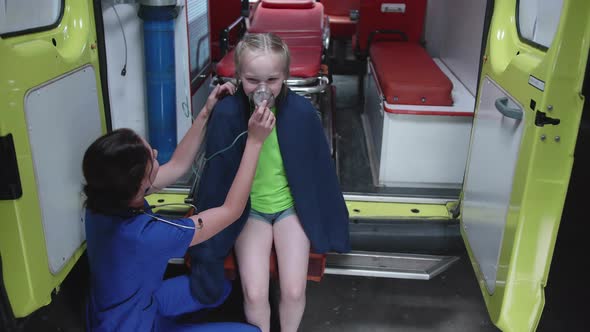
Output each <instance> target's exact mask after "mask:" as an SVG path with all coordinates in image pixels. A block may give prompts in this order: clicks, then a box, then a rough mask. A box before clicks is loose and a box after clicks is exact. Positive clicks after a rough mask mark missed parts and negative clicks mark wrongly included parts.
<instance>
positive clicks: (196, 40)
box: [187, 0, 219, 81]
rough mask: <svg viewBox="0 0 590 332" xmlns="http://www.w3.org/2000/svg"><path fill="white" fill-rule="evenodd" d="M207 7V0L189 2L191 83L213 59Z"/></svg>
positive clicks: (191, 0) (190, 0) (189, 0)
mask: <svg viewBox="0 0 590 332" xmlns="http://www.w3.org/2000/svg"><path fill="white" fill-rule="evenodd" d="M217 1H219V0H217ZM207 7H208V5H207V0H188V3H187V16H188V38H189V56H190V66H191V81H192V80H194V79H195V77H196V76H198V75H199V73H200V72H201V71H202V70H203V69H204V68H205V67H206V66H207V65H208V64H209V61H210V58H211V52H210V44H209V16H208V8H207Z"/></svg>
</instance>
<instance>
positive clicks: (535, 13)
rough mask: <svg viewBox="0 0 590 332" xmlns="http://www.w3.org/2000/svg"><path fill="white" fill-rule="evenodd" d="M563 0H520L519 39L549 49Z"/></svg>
mask: <svg viewBox="0 0 590 332" xmlns="http://www.w3.org/2000/svg"><path fill="white" fill-rule="evenodd" d="M562 7H563V0H520V1H519V2H518V31H519V34H520V37H521V38H523V39H525V40H527V41H529V42H532V43H533V44H535V45H540V46H542V47H544V48H549V47H550V46H551V42H552V41H553V37H554V36H555V33H556V32H557V26H558V25H559V18H560V16H561V8H562Z"/></svg>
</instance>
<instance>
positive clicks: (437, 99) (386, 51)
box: [369, 41, 453, 106]
mask: <svg viewBox="0 0 590 332" xmlns="http://www.w3.org/2000/svg"><path fill="white" fill-rule="evenodd" d="M369 55H370V58H371V62H372V64H373V67H374V69H375V72H376V75H377V78H378V81H379V86H380V87H381V91H382V92H383V94H384V96H385V99H386V100H387V102H388V103H390V104H402V105H428V106H451V105H453V98H452V95H451V92H452V91H453V83H452V82H451V80H450V79H449V78H448V77H447V76H446V75H445V74H444V73H443V72H442V71H441V70H440V68H439V67H438V66H437V65H436V63H435V62H434V60H432V58H431V57H430V55H428V53H426V50H425V49H424V48H422V47H421V46H420V45H419V44H417V43H412V42H385V41H384V42H376V43H373V44H371V47H370V50H369Z"/></svg>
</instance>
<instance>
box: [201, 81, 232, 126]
mask: <svg viewBox="0 0 590 332" xmlns="http://www.w3.org/2000/svg"><path fill="white" fill-rule="evenodd" d="M234 93H236V86H235V85H233V84H232V83H231V82H227V83H224V84H222V85H219V84H218V85H216V86H215V88H214V89H213V91H211V93H210V94H209V97H208V98H207V102H206V103H205V106H203V110H202V111H201V113H200V114H199V115H201V116H203V117H204V118H208V117H209V115H211V111H212V110H213V107H215V104H217V101H218V100H219V99H221V98H223V97H225V96H227V95H233V94H234Z"/></svg>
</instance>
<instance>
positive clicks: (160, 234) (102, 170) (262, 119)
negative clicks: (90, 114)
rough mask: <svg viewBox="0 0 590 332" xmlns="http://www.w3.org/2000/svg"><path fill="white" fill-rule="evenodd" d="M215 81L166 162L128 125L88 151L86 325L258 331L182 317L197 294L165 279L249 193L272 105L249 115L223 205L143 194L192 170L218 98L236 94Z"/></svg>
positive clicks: (184, 283)
mask: <svg viewBox="0 0 590 332" xmlns="http://www.w3.org/2000/svg"><path fill="white" fill-rule="evenodd" d="M234 92H235V87H234V86H233V85H231V84H229V83H228V84H225V85H222V86H217V87H216V88H215V89H214V90H213V92H212V93H211V95H210V96H209V98H208V99H207V103H206V105H205V106H204V107H203V109H202V111H201V112H200V113H199V115H198V116H197V119H195V121H194V122H193V125H192V126H191V128H190V129H189V130H188V132H187V134H186V135H185V136H184V138H183V139H182V141H181V142H180V143H179V144H178V146H177V148H176V150H175V151H174V154H173V155H172V158H171V160H170V161H169V162H167V163H165V164H163V165H162V166H161V167H160V166H159V164H158V161H157V159H156V157H157V151H156V150H154V149H152V148H151V147H150V145H149V144H148V143H147V142H146V141H145V140H144V139H143V138H141V137H140V136H139V135H137V134H136V133H135V132H133V131H132V130H130V129H118V130H115V131H113V132H111V133H108V134H106V135H104V136H102V137H100V138H98V139H97V140H96V141H95V142H94V143H92V145H91V146H90V147H89V148H88V150H87V151H86V153H85V155H84V161H83V165H82V166H83V172H84V177H85V180H86V183H85V186H84V192H85V194H86V237H87V248H88V249H87V250H88V251H87V252H88V260H89V265H90V292H89V296H88V303H87V327H88V330H89V331H142V332H143V331H258V328H256V327H253V326H250V325H246V324H241V323H203V324H190V325H189V324H183V323H181V322H179V321H177V320H176V318H178V317H179V316H181V315H183V314H187V313H190V312H195V311H198V310H200V309H203V308H208V307H216V306H218V305H220V304H221V303H222V302H223V301H224V300H225V298H226V297H227V296H228V295H229V292H230V289H231V285H230V283H229V282H226V285H225V292H224V293H225V294H224V297H223V298H222V299H220V300H219V301H218V302H217V303H213V304H210V305H203V304H201V303H199V301H197V300H196V299H195V298H194V297H193V296H192V295H191V291H190V287H189V277H188V276H187V275H182V276H179V277H175V278H171V279H167V280H163V275H164V272H165V270H166V266H167V263H168V260H169V259H170V258H174V257H183V256H184V254H185V252H186V250H187V249H188V247H189V246H193V245H195V244H198V243H201V242H203V241H205V240H207V239H209V238H210V237H211V236H213V235H215V234H217V233H218V232H219V231H221V230H222V229H224V228H225V227H226V226H228V225H230V224H231V223H232V222H234V221H235V220H237V219H238V218H239V216H240V215H241V213H242V211H243V210H244V207H245V205H246V202H247V200H248V197H249V194H250V189H251V186H252V180H253V178H254V173H255V171H256V166H257V162H258V156H259V153H260V150H261V147H262V144H263V143H264V140H265V139H266V137H267V136H268V134H269V133H270V131H271V130H272V128H273V127H274V123H275V118H274V115H273V114H272V112H270V110H269V109H268V108H267V107H266V103H264V104H263V105H261V106H260V107H259V108H258V109H256V112H254V113H253V115H252V116H251V117H250V119H249V123H248V137H247V141H246V152H245V153H244V155H243V158H242V160H241V163H240V167H239V170H238V174H237V175H236V177H235V179H234V181H233V184H232V187H231V189H230V191H229V193H228V195H227V197H226V199H225V202H224V203H223V205H221V206H219V207H215V208H212V209H208V210H205V211H200V212H199V213H198V214H197V215H194V216H191V217H189V218H182V219H177V220H169V219H168V218H165V217H162V216H158V215H155V214H154V213H153V212H152V211H151V209H150V207H149V206H148V204H147V202H146V200H145V198H144V197H145V196H146V195H148V194H150V193H152V192H154V191H157V190H159V189H161V188H165V187H166V186H168V185H170V184H173V183H174V182H176V180H177V179H178V178H179V177H180V176H182V175H183V174H185V173H186V172H188V171H189V169H190V168H191V164H192V162H193V160H194V158H195V155H196V153H197V150H198V148H199V146H200V144H201V141H202V138H203V132H204V128H205V127H206V123H207V120H208V118H209V115H210V113H211V110H212V109H213V106H214V105H215V103H216V102H217V100H218V99H219V98H221V97H222V96H224V95H226V94H233V93H234Z"/></svg>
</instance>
